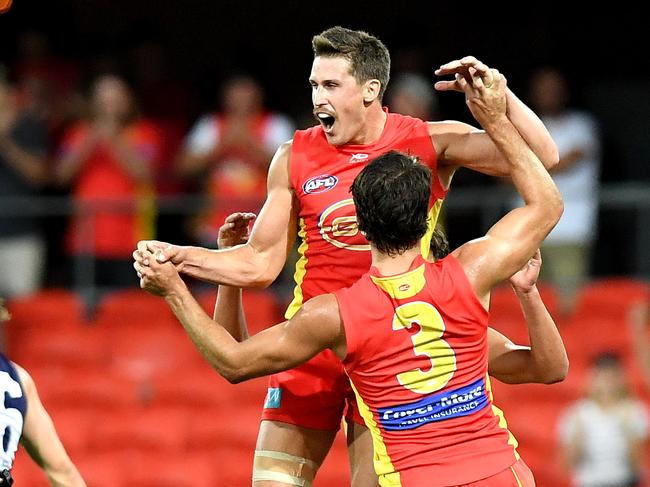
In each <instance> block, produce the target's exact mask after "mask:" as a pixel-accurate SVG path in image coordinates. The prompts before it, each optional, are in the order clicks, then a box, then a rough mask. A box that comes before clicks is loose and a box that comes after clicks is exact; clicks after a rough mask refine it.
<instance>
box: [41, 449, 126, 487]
mask: <svg viewBox="0 0 650 487" xmlns="http://www.w3.org/2000/svg"><path fill="white" fill-rule="evenodd" d="M125 441H126V440H125ZM72 460H73V461H74V462H75V464H76V465H77V468H78V469H79V472H80V473H81V476H82V477H83V478H84V480H85V481H86V485H88V487H115V486H116V485H129V483H128V477H127V476H128V474H129V472H130V470H131V469H132V468H134V467H135V468H137V465H135V464H134V462H133V459H132V455H131V454H130V452H111V453H88V454H86V455H84V456H79V457H78V458H74V457H73V458H72ZM28 485H31V484H28ZM48 485H49V484H48Z"/></svg>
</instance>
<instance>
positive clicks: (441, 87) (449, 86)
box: [433, 80, 463, 91]
mask: <svg viewBox="0 0 650 487" xmlns="http://www.w3.org/2000/svg"><path fill="white" fill-rule="evenodd" d="M433 87H434V88H435V89H436V90H437V91H463V90H462V89H461V88H460V86H458V83H456V81H455V80H454V81H436V83H435V84H434V85H433Z"/></svg>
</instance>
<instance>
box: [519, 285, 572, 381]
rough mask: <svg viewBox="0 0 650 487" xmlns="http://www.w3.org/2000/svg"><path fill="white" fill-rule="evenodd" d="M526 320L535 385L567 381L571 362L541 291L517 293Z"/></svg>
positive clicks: (533, 290)
mask: <svg viewBox="0 0 650 487" xmlns="http://www.w3.org/2000/svg"><path fill="white" fill-rule="evenodd" d="M515 292H516V294H517V297H518V298H519V303H520V304H521V309H522V311H523V313H524V317H525V319H526V325H527V327H528V336H529V339H530V364H529V370H530V374H531V375H532V378H531V379H532V380H531V382H541V383H545V384H551V383H555V382H559V381H562V380H564V378H565V377H566V375H567V372H568V369H569V359H568V357H567V353H566V350H565V348H564V343H563V341H562V337H561V336H560V333H559V331H558V329H557V326H555V322H554V321H553V318H552V317H551V315H550V313H549V312H548V310H547V309H546V306H545V305H544V302H543V301H542V298H541V296H540V294H539V291H538V290H537V287H533V289H532V290H530V291H529V292H522V291H517V290H515Z"/></svg>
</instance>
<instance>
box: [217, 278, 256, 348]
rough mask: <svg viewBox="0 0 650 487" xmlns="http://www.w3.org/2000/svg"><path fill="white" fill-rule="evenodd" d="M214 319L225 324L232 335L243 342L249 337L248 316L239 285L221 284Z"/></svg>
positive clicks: (222, 324)
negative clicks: (245, 313) (245, 312)
mask: <svg viewBox="0 0 650 487" xmlns="http://www.w3.org/2000/svg"><path fill="white" fill-rule="evenodd" d="M213 316H214V321H216V322H218V323H219V324H221V326H223V327H224V328H225V329H226V331H228V333H230V335H231V336H232V337H233V338H234V339H235V340H237V341H238V342H241V341H242V340H245V339H246V338H248V329H247V327H246V316H245V315H244V305H243V303H242V290H241V289H240V288H237V287H231V286H219V291H218V292H217V301H216V304H215V306H214V315H213Z"/></svg>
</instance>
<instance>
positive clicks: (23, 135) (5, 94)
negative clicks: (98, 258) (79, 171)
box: [0, 79, 47, 297]
mask: <svg viewBox="0 0 650 487" xmlns="http://www.w3.org/2000/svg"><path fill="white" fill-rule="evenodd" d="M36 92H37V88H36V85H35V84H34V83H27V84H26V85H25V88H24V89H23V90H22V95H23V96H19V93H18V90H15V89H13V88H12V87H11V86H10V85H9V84H8V83H7V81H5V80H4V79H0V197H3V198H4V197H8V198H29V197H31V196H34V195H35V194H37V193H38V190H39V189H40V188H41V187H42V185H43V184H44V183H45V182H46V178H47V168H46V162H45V153H46V148H47V128H46V123H45V119H44V113H43V112H42V110H41V109H40V106H39V103H38V96H37V93H36ZM6 209H7V208H5V210H6ZM39 223H40V222H39V219H38V218H35V217H32V216H29V215H22V214H19V215H17V216H7V215H5V216H1V215H0V294H2V295H5V296H7V297H13V296H17V295H20V294H28V293H31V292H34V291H36V290H37V289H38V288H39V287H40V285H41V282H42V279H43V271H44V266H45V242H44V238H43V235H42V234H41V228H40V224H39Z"/></svg>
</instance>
